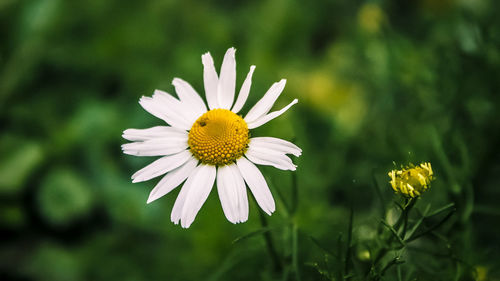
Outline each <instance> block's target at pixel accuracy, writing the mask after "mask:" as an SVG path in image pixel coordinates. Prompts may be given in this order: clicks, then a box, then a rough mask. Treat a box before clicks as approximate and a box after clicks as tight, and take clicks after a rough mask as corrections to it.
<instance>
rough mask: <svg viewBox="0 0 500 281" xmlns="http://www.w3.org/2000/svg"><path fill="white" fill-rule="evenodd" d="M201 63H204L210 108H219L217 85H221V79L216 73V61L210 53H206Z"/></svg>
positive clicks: (206, 90) (204, 78)
mask: <svg viewBox="0 0 500 281" xmlns="http://www.w3.org/2000/svg"><path fill="white" fill-rule="evenodd" d="M201 62H202V63H203V83H204V84H205V95H206V97H207V103H208V108H210V109H214V108H218V107H219V102H218V101H217V85H218V84H219V78H218V76H217V72H216V71H215V66H214V60H213V59H212V56H211V55H210V53H205V54H203V55H202V56H201Z"/></svg>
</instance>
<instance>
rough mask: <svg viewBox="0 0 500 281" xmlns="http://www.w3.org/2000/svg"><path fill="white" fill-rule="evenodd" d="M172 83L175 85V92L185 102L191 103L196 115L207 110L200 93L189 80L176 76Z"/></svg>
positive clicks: (190, 106)
mask: <svg viewBox="0 0 500 281" xmlns="http://www.w3.org/2000/svg"><path fill="white" fill-rule="evenodd" d="M172 85H174V87H175V92H176V93H177V95H178V96H179V98H180V99H181V101H182V102H183V103H185V104H189V109H190V110H192V111H193V112H194V114H195V115H197V116H200V115H202V114H203V113H205V112H206V111H207V107H206V106H205V103H204V102H203V100H202V99H201V97H200V95H198V93H197V92H196V91H195V89H193V87H192V86H191V85H190V84H189V83H188V82H186V81H184V80H182V79H180V78H174V80H173V81H172Z"/></svg>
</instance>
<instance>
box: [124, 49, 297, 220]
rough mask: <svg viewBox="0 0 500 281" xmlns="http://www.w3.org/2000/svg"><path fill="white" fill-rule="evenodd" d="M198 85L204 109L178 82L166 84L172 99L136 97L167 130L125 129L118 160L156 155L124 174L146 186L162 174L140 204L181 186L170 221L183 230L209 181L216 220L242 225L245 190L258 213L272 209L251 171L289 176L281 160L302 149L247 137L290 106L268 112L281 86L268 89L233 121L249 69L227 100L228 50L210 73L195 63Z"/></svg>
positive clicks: (289, 166) (232, 77)
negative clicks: (219, 216)
mask: <svg viewBox="0 0 500 281" xmlns="http://www.w3.org/2000/svg"><path fill="white" fill-rule="evenodd" d="M201 60H202V63H203V81H204V86H205V95H206V100H207V104H208V108H207V106H206V104H205V102H204V101H203V99H202V98H201V97H200V95H198V93H197V92H196V91H195V90H194V89H193V87H192V86H191V85H190V84H189V83H187V82H186V81H184V80H182V79H179V78H174V80H173V81H172V84H173V86H174V87H175V91H176V93H177V96H178V97H179V99H177V98H175V97H174V96H172V95H170V94H168V93H166V92H163V91H160V90H155V92H154V94H153V96H152V97H144V96H143V97H142V98H141V99H140V100H139V103H140V105H141V106H142V107H143V108H144V109H145V110H146V111H148V112H149V113H151V114H152V115H154V116H156V117H158V118H160V119H162V120H163V121H165V122H166V123H167V124H168V125H169V126H156V127H152V128H149V129H128V130H125V131H124V132H123V138H125V139H127V140H129V141H132V143H127V144H124V145H123V146H122V149H123V152H124V153H125V154H130V155H136V156H162V157H161V158H159V159H157V160H156V161H154V162H153V163H151V164H149V165H147V166H146V167H144V168H142V169H141V170H139V171H137V172H136V173H135V174H133V175H132V180H133V181H132V182H134V183H135V182H142V181H147V180H150V179H152V178H155V177H158V176H161V175H165V176H164V177H163V178H162V179H161V180H160V181H159V182H158V184H157V185H156V186H155V187H154V188H153V190H152V191H151V193H150V194H149V198H148V200H147V203H151V202H153V201H154V200H156V199H158V198H160V197H162V196H163V195H165V194H167V193H169V192H170V191H172V190H173V189H174V188H175V187H177V186H179V185H181V184H182V183H183V182H184V181H185V182H184V185H183V186H182V188H181V191H180V192H179V195H178V196H177V199H176V201H175V204H174V207H173V209H172V214H171V217H170V218H171V220H172V222H174V223H175V224H178V223H179V222H180V224H181V226H182V227H184V228H187V227H189V226H190V225H191V224H192V223H193V221H194V219H195V217H196V215H197V214H198V211H199V210H200V208H201V206H202V205H203V203H205V201H206V199H207V197H208V195H209V194H210V191H211V190H212V187H213V185H214V183H215V182H217V192H218V194H219V198H220V202H221V205H222V209H223V211H224V215H225V216H226V218H227V219H228V220H229V221H230V222H232V223H240V222H245V221H246V220H247V219H248V197H247V191H246V186H248V188H249V189H250V191H251V192H252V194H253V196H254V197H255V199H256V201H257V203H258V205H259V206H260V208H261V209H262V210H263V211H264V212H266V213H267V214H268V215H271V213H273V212H274V210H275V203H274V199H273V196H272V194H271V191H270V190H269V187H268V185H267V183H266V180H265V179H264V176H263V175H262V173H261V172H260V171H259V169H258V168H257V167H256V166H255V164H259V165H268V166H273V167H276V168H278V169H281V170H291V171H294V170H295V168H296V166H295V165H294V164H293V163H292V160H290V158H289V157H288V156H287V154H292V155H295V156H300V155H301V153H302V150H301V149H300V148H299V147H297V146H296V145H294V144H293V143H291V142H288V141H285V140H282V139H278V138H273V137H250V132H249V130H250V129H254V128H257V127H259V126H262V125H264V124H266V123H267V122H269V121H271V120H272V119H274V118H276V117H278V116H280V115H281V114H283V113H284V112H285V111H287V110H288V109H289V108H290V107H291V106H292V105H294V104H296V103H297V99H295V100H293V101H292V102H291V103H290V104H288V105H287V106H285V107H284V108H282V109H281V110H278V111H273V112H269V111H270V110H271V108H272V106H273V104H274V102H275V101H276V100H277V99H278V97H279V96H280V94H281V92H282V91H283V89H284V87H285V83H286V80H285V79H282V80H281V81H279V82H277V83H274V84H273V85H272V86H271V88H269V90H268V91H267V92H266V93H265V95H264V96H263V97H262V98H261V99H260V100H259V101H258V102H257V103H256V104H255V105H254V106H253V107H252V108H251V109H250V111H248V113H247V114H246V115H245V117H244V118H242V116H240V115H238V113H239V112H240V110H241V109H242V108H243V105H244V104H245V102H246V100H247V97H248V94H249V92H250V86H251V84H252V74H253V72H254V70H255V66H254V65H252V66H250V71H249V72H248V75H247V76H246V79H245V81H244V82H243V85H242V86H241V89H240V91H239V94H238V98H237V99H236V101H234V100H235V88H236V60H235V49H234V48H230V49H229V50H227V52H226V54H225V55H224V61H223V62H222V67H221V70H220V75H218V74H217V72H216V70H215V67H214V61H213V59H212V56H211V55H210V53H206V54H204V55H202V56H201Z"/></svg>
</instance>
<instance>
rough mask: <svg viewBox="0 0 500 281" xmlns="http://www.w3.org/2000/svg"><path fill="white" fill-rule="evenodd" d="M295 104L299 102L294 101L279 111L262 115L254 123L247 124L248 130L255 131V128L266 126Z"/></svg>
mask: <svg viewBox="0 0 500 281" xmlns="http://www.w3.org/2000/svg"><path fill="white" fill-rule="evenodd" d="M297 102H299V100H298V99H294V100H293V101H292V102H291V103H289V104H288V105H287V106H285V107H283V108H282V109H281V110H278V111H273V112H271V113H269V114H267V115H264V116H262V117H260V118H258V119H257V120H255V121H252V122H249V123H248V129H255V128H257V127H260V126H262V125H264V124H266V123H267V122H269V121H271V120H273V119H274V118H276V117H278V116H280V115H281V114H283V113H285V111H287V110H288V109H289V108H290V107H292V105H294V104H296V103H297Z"/></svg>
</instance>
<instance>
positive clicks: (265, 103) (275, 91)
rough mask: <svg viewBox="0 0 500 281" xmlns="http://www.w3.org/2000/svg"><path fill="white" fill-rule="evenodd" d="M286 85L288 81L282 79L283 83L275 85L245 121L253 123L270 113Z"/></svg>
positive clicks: (253, 108)
mask: <svg viewBox="0 0 500 281" xmlns="http://www.w3.org/2000/svg"><path fill="white" fill-rule="evenodd" d="M285 84H286V79H281V81H279V82H276V83H274V84H273V85H272V86H271V88H269V90H267V92H266V94H265V95H264V96H263V97H262V98H261V99H260V100H259V101H258V102H257V103H256V104H255V105H254V106H253V107H252V109H250V111H249V112H248V113H247V115H246V116H245V121H246V122H247V123H251V122H253V121H255V120H257V119H258V118H259V117H261V116H263V115H265V114H266V113H268V112H269V110H271V107H273V105H274V102H275V101H276V100H277V99H278V97H279V96H280V94H281V92H283V89H284V88H285Z"/></svg>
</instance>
